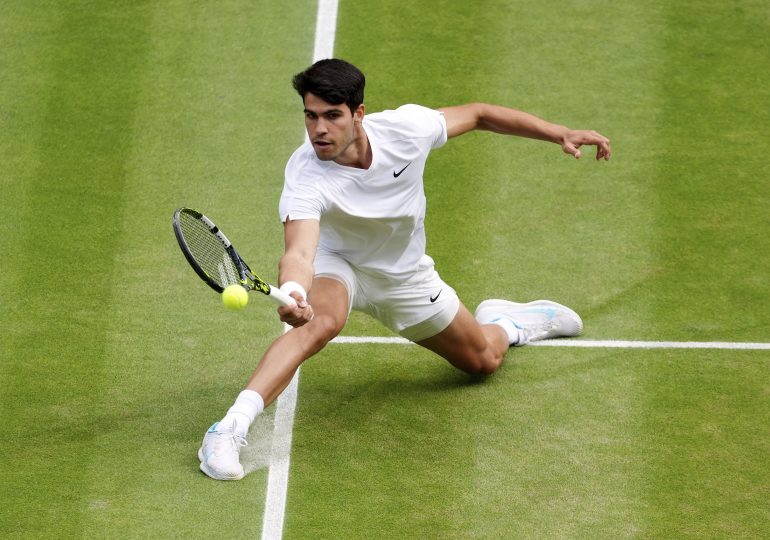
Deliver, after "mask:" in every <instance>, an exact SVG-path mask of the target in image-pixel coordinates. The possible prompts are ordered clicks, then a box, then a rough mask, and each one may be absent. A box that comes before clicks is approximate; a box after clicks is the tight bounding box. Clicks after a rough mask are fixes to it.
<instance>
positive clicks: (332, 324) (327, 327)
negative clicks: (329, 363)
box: [305, 315, 344, 350]
mask: <svg viewBox="0 0 770 540" xmlns="http://www.w3.org/2000/svg"><path fill="white" fill-rule="evenodd" d="M343 326H344V322H343V323H342V324H340V323H339V322H338V321H337V320H336V319H335V318H334V317H332V316H328V315H321V316H316V317H315V318H314V319H313V320H312V321H310V322H309V323H308V324H306V325H305V329H306V331H307V332H308V339H309V341H310V342H309V343H308V345H310V346H311V347H312V348H313V349H316V350H320V349H322V348H323V347H325V346H326V344H327V343H329V342H330V341H331V340H332V339H334V338H335V337H336V336H337V334H339V333H340V332H341V331H342V327H343Z"/></svg>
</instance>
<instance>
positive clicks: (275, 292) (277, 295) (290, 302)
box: [267, 287, 297, 306]
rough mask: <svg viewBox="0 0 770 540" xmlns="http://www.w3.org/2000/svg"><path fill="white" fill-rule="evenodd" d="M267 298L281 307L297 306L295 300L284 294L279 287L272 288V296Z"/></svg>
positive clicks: (269, 295)
mask: <svg viewBox="0 0 770 540" xmlns="http://www.w3.org/2000/svg"><path fill="white" fill-rule="evenodd" d="M267 296H268V298H270V300H272V301H273V302H275V303H276V304H278V305H279V306H294V305H296V304H297V302H296V301H295V300H294V298H292V297H291V296H289V295H288V294H286V293H285V292H283V291H282V290H281V289H279V288H278V287H270V294H268V295H267Z"/></svg>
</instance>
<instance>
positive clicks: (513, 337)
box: [489, 317, 521, 345]
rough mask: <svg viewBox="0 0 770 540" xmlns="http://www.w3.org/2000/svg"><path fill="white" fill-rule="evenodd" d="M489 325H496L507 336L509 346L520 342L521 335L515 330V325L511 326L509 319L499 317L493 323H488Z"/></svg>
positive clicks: (511, 322)
mask: <svg viewBox="0 0 770 540" xmlns="http://www.w3.org/2000/svg"><path fill="white" fill-rule="evenodd" d="M489 324H496V325H497V326H499V327H500V328H502V329H503V330H505V334H506V335H507V336H508V344H509V345H516V344H517V343H518V342H519V341H520V336H521V334H520V333H519V329H518V328H516V325H515V324H513V321H511V319H508V318H506V317H501V318H499V319H497V320H495V321H492V322H490V323H489Z"/></svg>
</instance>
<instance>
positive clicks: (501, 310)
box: [476, 300, 583, 346]
mask: <svg viewBox="0 0 770 540" xmlns="http://www.w3.org/2000/svg"><path fill="white" fill-rule="evenodd" d="M476 320H477V321H478V322H479V323H480V324H482V325H488V324H496V325H499V326H500V327H501V328H503V329H504V330H505V332H506V334H507V335H508V341H509V343H510V344H511V345H517V346H520V345H526V344H527V343H531V342H533V341H540V340H543V339H553V338H559V337H573V336H577V335H578V334H580V332H582V331H583V321H582V320H581V319H580V316H579V315H578V314H577V313H575V312H574V311H572V310H571V309H570V308H568V307H566V306H563V305H561V304H557V303H556V302H551V301H550V300H536V301H534V302H529V303H526V304H519V303H516V302H509V301H508V300H485V301H483V302H482V303H481V304H479V306H478V307H477V308H476Z"/></svg>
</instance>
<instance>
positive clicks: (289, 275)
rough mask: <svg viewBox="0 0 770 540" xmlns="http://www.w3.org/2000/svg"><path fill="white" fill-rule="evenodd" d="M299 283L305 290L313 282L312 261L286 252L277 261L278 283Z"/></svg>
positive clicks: (308, 288)
mask: <svg viewBox="0 0 770 540" xmlns="http://www.w3.org/2000/svg"><path fill="white" fill-rule="evenodd" d="M289 281H294V282H296V283H299V284H300V285H302V287H304V289H305V290H306V291H309V290H310V285H311V284H312V282H313V261H312V259H308V258H306V257H303V256H301V255H299V254H296V253H286V254H284V256H283V257H281V260H280V262H279V263H278V283H279V284H280V285H283V284H284V283H287V282H289Z"/></svg>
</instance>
